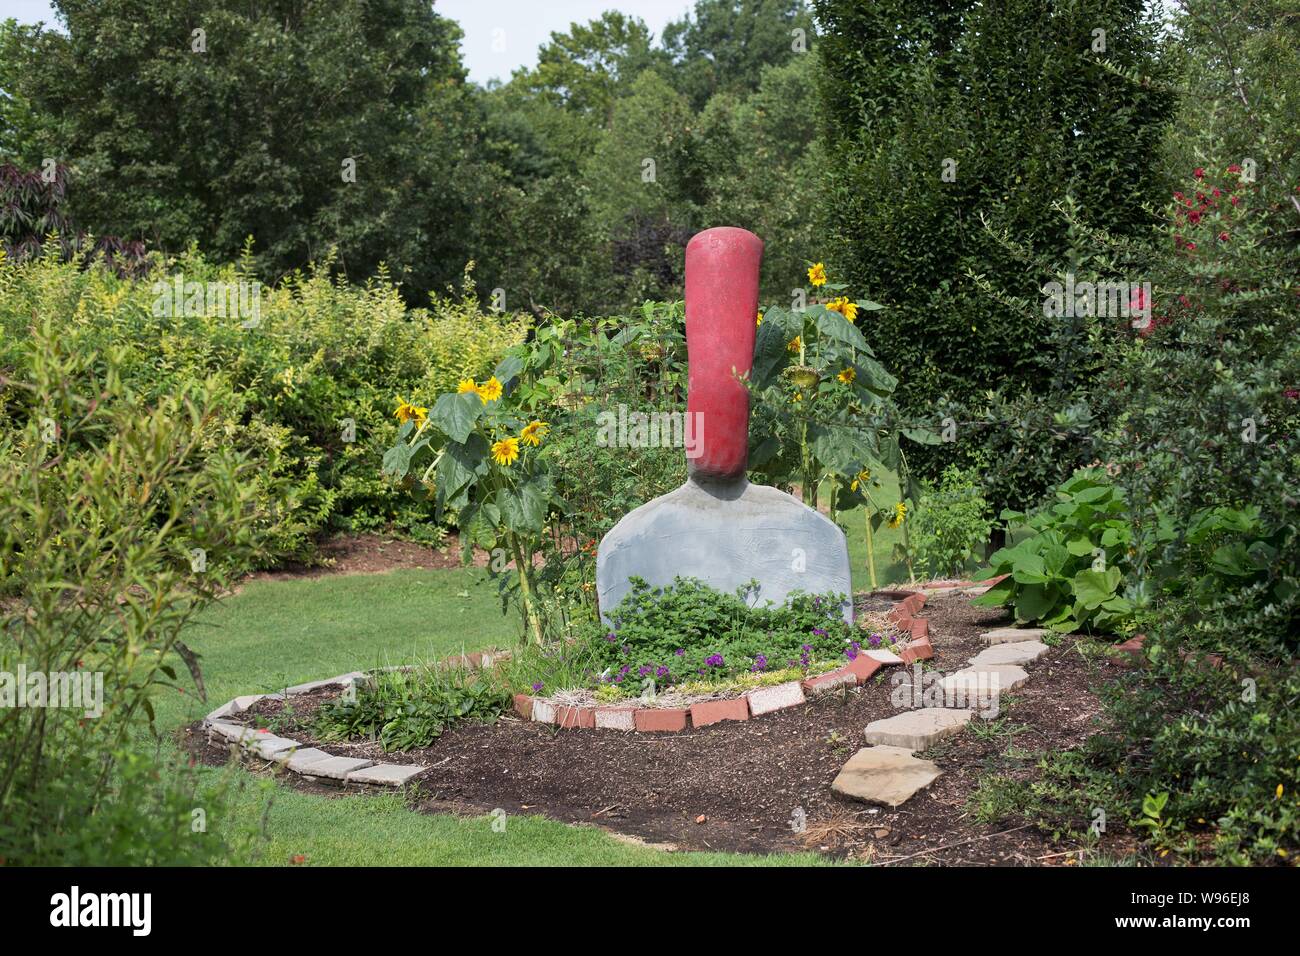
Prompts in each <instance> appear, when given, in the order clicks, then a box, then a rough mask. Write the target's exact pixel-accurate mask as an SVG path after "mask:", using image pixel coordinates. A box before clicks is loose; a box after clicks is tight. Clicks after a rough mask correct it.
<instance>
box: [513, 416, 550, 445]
mask: <svg viewBox="0 0 1300 956" xmlns="http://www.w3.org/2000/svg"><path fill="white" fill-rule="evenodd" d="M550 428H551V426H550V425H549V424H548V423H547V422H539V421H536V420H534V421H531V422H529V423H528V424H527V425H525V426H524V430H523V431H521V432H520V433H519V440H520V441H521V442H523V443H524V444H525V445H532V446H533V447H534V448H536V447H537V446H538V445H540V444H541V443H542V439H543V438H544V437H545V436H546V433H547V432H548V431H550Z"/></svg>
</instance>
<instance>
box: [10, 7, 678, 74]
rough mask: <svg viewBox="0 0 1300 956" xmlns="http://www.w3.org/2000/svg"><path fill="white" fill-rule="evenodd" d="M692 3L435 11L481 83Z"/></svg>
mask: <svg viewBox="0 0 1300 956" xmlns="http://www.w3.org/2000/svg"><path fill="white" fill-rule="evenodd" d="M694 6H695V4H694V3H693V2H692V0H436V2H435V3H434V9H435V10H436V11H437V12H438V13H440V14H441V15H442V16H445V17H450V18H451V19H452V20H455V21H456V22H457V23H459V24H460V28H461V30H463V31H464V33H465V38H464V39H463V40H462V41H461V60H462V61H463V62H464V64H465V67H466V69H468V70H469V78H470V79H471V80H473V81H474V82H476V83H487V81H488V80H491V79H499V80H502V81H504V80H508V79H510V74H511V72H512V71H513V70H515V69H517V68H518V67H521V66H532V65H533V64H534V63H536V62H537V48H538V47H539V46H540V45H541V44H543V43H545V42H546V41H547V40H548V39H550V36H551V33H552V32H563V31H564V30H567V29H568V27H569V24H570V23H575V22H577V23H585V22H586V21H588V20H595V19H597V18H598V17H599V16H600V15H601V13H603V12H604V11H605V10H609V9H617V10H621V11H622V12H623V13H627V14H630V15H632V16H635V17H640V18H641V19H642V20H644V21H645V22H646V25H647V26H649V27H650V29H651V30H653V31H654V34H655V36H656V37H657V36H658V35H659V33H660V31H662V30H663V28H664V26H665V25H666V24H667V23H669V22H670V21H672V20H676V19H679V18H680V17H681V15H682V14H683V13H686V12H687V11H688V10H691V9H693V8H694ZM3 7H4V12H3V14H0V16H4V17H13V18H14V19H16V20H18V22H20V23H36V22H37V21H39V20H43V21H45V22H46V23H48V24H50V25H52V26H53V25H55V23H56V18H55V16H54V12H53V10H52V8H51V6H50V4H49V2H48V0H4V4H3Z"/></svg>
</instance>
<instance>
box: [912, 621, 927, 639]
mask: <svg viewBox="0 0 1300 956" xmlns="http://www.w3.org/2000/svg"><path fill="white" fill-rule="evenodd" d="M929 636H930V622H929V621H927V620H925V618H921V617H914V618H912V640H914V641H915V640H919V639H920V638H923V637H929Z"/></svg>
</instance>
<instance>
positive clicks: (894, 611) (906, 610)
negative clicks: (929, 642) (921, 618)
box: [887, 601, 912, 627]
mask: <svg viewBox="0 0 1300 956" xmlns="http://www.w3.org/2000/svg"><path fill="white" fill-rule="evenodd" d="M887 616H888V617H889V619H890V620H891V621H893V622H894V623H895V624H897V625H898V626H899V627H910V626H911V621H912V609H911V608H910V607H908V606H907V602H906V601H904V602H902V603H899V604H895V605H894V606H893V607H891V608H890V609H889V614H888V615H887Z"/></svg>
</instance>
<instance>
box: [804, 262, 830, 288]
mask: <svg viewBox="0 0 1300 956" xmlns="http://www.w3.org/2000/svg"><path fill="white" fill-rule="evenodd" d="M808 281H809V282H811V283H812V284H813V285H814V286H823V285H825V284H826V266H824V265H822V264H821V263H820V262H818V263H817V264H816V265H814V266H813V267H812V268H811V269H809V270H808Z"/></svg>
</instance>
